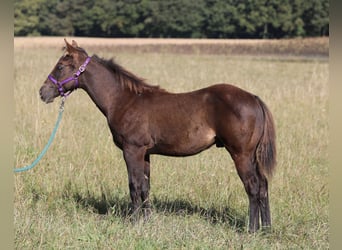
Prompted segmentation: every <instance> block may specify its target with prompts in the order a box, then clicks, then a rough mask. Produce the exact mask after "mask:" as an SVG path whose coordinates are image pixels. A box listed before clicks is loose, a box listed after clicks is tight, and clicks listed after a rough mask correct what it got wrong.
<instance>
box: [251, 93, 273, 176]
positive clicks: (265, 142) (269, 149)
mask: <svg viewBox="0 0 342 250" xmlns="http://www.w3.org/2000/svg"><path fill="white" fill-rule="evenodd" d="M256 98H257V100H258V101H259V104H260V106H261V109H262V111H263V113H264V131H263V134H262V136H261V138H260V141H259V144H258V146H257V149H256V150H257V151H256V152H257V153H256V158H257V162H258V167H259V171H260V172H261V173H263V174H264V175H266V176H268V177H272V174H273V172H274V169H275V166H276V155H277V151H276V142H275V141H276V134H275V127H274V122H273V117H272V114H271V112H270V111H269V109H268V108H267V106H266V105H265V103H264V102H263V101H262V100H261V99H260V98H259V97H256Z"/></svg>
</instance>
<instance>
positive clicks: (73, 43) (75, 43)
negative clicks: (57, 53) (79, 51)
mask: <svg viewBox="0 0 342 250" xmlns="http://www.w3.org/2000/svg"><path fill="white" fill-rule="evenodd" d="M71 44H72V46H74V47H75V48H77V47H78V44H77V42H76V41H75V40H72V43H71Z"/></svg>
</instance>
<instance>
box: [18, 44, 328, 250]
mask: <svg viewBox="0 0 342 250" xmlns="http://www.w3.org/2000/svg"><path fill="white" fill-rule="evenodd" d="M20 39H21V38H20ZM20 39H19V40H20ZM19 40H17V38H16V39H15V50H14V56H15V76H14V79H15V86H14V87H15V89H14V91H15V102H16V117H15V124H16V126H15V138H14V143H15V163H16V164H15V165H16V167H21V166H23V165H25V164H27V163H30V162H32V160H33V159H34V158H35V156H36V155H37V154H38V153H39V151H40V149H42V147H43V146H44V145H45V143H46V141H47V139H48V137H49V135H50V133H51V129H52V127H53V125H54V122H55V119H56V117H57V112H58V111H57V109H58V102H55V103H53V104H50V105H45V104H43V103H42V102H41V101H40V99H39V96H38V89H39V87H40V85H41V84H42V83H43V81H44V80H45V78H46V76H47V75H48V73H49V72H50V70H51V69H52V67H53V66H54V64H55V63H56V61H57V59H58V58H59V57H60V56H61V53H62V52H61V50H60V47H61V46H62V45H63V40H62V39H60V40H59V43H58V46H56V47H54V48H53V47H51V46H49V47H40V46H38V44H39V40H37V41H36V42H35V43H36V44H37V47H35V46H33V47H22V46H21V45H18V41H19ZM77 40H78V41H79V43H80V45H81V46H83V47H84V48H85V49H87V50H88V51H89V52H91V53H97V54H98V55H99V56H103V57H105V58H110V57H116V60H117V61H118V62H119V63H121V64H122V65H123V66H125V67H127V68H128V69H130V70H131V71H132V72H135V73H136V74H137V75H139V76H142V77H144V78H147V79H148V80H149V82H150V83H153V84H159V85H161V86H162V87H163V88H166V89H168V90H170V91H175V92H180V91H188V90H193V89H197V88H200V87H204V86H207V85H209V84H211V83H217V82H230V83H234V84H236V85H238V86H239V87H242V88H244V89H247V90H249V91H251V92H253V93H255V94H257V95H259V96H260V97H261V98H262V99H263V100H264V101H265V102H266V103H267V105H268V106H269V108H270V109H271V111H272V113H273V115H274V118H275V122H276V128H277V138H278V140H277V145H278V152H279V155H278V165H277V170H276V173H275V176H274V178H273V180H272V181H271V185H270V202H271V213H272V219H273V231H272V233H270V234H268V235H263V234H261V233H258V234H255V235H249V234H247V233H246V227H247V224H246V223H247V220H248V213H247V196H246V194H245V192H244V190H243V187H242V183H241V181H240V180H239V178H238V176H237V174H236V171H235V169H234V166H233V164H232V161H231V159H230V157H229V156H228V154H227V153H226V152H225V150H221V149H216V148H212V149H210V150H208V151H205V152H203V153H201V154H199V155H197V156H194V157H187V158H171V157H161V156H153V157H152V159H151V162H152V173H151V178H152V179H151V181H152V189H151V198H152V204H153V209H154V214H153V217H152V219H151V221H150V222H149V223H147V224H143V223H141V224H137V225H132V224H130V223H129V222H128V220H127V218H126V212H127V206H128V204H129V194H128V185H127V173H126V167H125V164H124V161H123V158H122V154H121V152H120V151H119V150H118V149H117V148H116V147H115V146H114V145H113V143H112V139H111V135H110V132H109V129H108V128H107V124H106V121H105V119H104V117H103V116H102V114H101V113H100V112H99V111H98V110H97V108H96V107H95V105H94V104H93V103H92V102H91V100H90V99H89V97H88V96H87V95H86V94H85V93H84V92H83V91H76V92H75V93H73V94H72V95H71V96H70V97H69V99H68V100H67V102H66V110H65V113H64V117H63V120H62V124H61V127H60V129H59V131H58V133H57V136H56V139H55V141H54V143H53V146H52V147H51V149H50V150H49V152H48V154H47V155H46V157H45V158H44V159H43V160H42V162H41V163H40V164H39V165H38V166H37V167H36V168H35V169H33V170H31V171H29V172H26V173H22V174H16V175H15V203H14V207H15V210H14V224H15V247H16V248H17V249H67V248H72V249H328V248H329V242H328V235H329V224H328V221H329V215H328V199H329V192H328V187H327V183H328V181H327V178H328V155H327V154H328V153H327V147H328V119H327V116H328V77H329V72H328V61H327V60H322V59H320V60H317V59H307V60H297V59H294V60H284V58H282V59H281V60H278V58H276V57H273V58H268V57H266V58H265V57H256V56H255V55H254V56H253V57H249V56H227V55H211V54H198V53H195V54H187V55H181V54H172V53H160V54H158V53H142V52H139V53H138V54H136V53H131V51H129V50H128V52H127V51H125V50H120V51H119V52H118V51H117V50H115V48H114V47H110V48H109V47H106V46H104V47H98V46H89V47H88V46H87V45H86V44H85V43H83V42H85V41H86V40H82V39H81V40H79V39H77ZM26 41H29V39H28V40H26ZM43 42H44V39H43V41H42V43H43Z"/></svg>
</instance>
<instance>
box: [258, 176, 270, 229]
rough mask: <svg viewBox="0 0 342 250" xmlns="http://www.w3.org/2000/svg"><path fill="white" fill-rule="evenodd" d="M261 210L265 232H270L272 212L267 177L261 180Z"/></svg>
mask: <svg viewBox="0 0 342 250" xmlns="http://www.w3.org/2000/svg"><path fill="white" fill-rule="evenodd" d="M259 208H260V212H261V224H262V227H263V229H264V230H269V229H270V228H271V212H270V204H269V198H268V183H267V179H266V177H265V176H262V177H261V178H260V189H259Z"/></svg>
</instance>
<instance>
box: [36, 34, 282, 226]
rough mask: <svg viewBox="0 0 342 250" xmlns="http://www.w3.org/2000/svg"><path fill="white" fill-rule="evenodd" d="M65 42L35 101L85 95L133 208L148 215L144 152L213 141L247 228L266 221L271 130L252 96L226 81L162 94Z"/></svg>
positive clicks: (184, 151) (185, 151)
mask: <svg viewBox="0 0 342 250" xmlns="http://www.w3.org/2000/svg"><path fill="white" fill-rule="evenodd" d="M65 43H66V52H65V54H64V55H63V56H62V57H61V58H60V59H59V61H58V62H57V64H56V66H55V68H54V69H53V70H52V72H51V74H50V75H49V77H48V79H47V80H46V81H45V82H44V84H43V86H42V87H41V89H40V96H41V99H42V100H43V101H44V102H46V103H49V102H52V101H53V100H54V98H56V97H58V96H67V95H68V94H70V93H71V92H72V91H73V90H75V89H76V88H81V89H83V90H85V91H86V92H87V93H88V95H89V96H90V98H91V99H92V100H93V101H94V102H95V104H96V105H97V107H98V108H99V109H100V110H101V112H102V113H103V114H104V115H105V116H106V118H107V121H108V125H109V127H110V130H111V132H112V135H113V140H114V143H115V144H116V145H117V146H118V147H119V148H120V149H121V150H122V151H123V157H124V159H125V162H126V165H127V171H128V176H129V190H130V197H131V200H132V207H133V211H138V210H139V209H140V208H143V210H144V212H145V216H149V214H150V202H149V189H150V155H151V154H160V155H167V156H190V155H194V154H197V153H199V152H201V151H203V150H205V149H207V148H209V147H211V146H212V145H214V144H216V146H217V147H225V148H226V150H227V151H228V152H229V153H230V155H231V157H232V159H233V160H234V163H235V166H236V169H237V172H238V174H239V176H240V178H241V180H242V182H243V184H244V187H245V190H246V192H247V194H248V198H249V231H250V232H255V231H256V230H258V229H259V212H260V214H261V222H262V226H263V227H266V228H269V227H270V226H271V216H270V207H269V198H268V182H267V177H270V176H271V175H272V171H273V170H274V168H275V164H276V159H275V158H276V147H275V129H274V124H273V120H272V115H271V113H270V111H269V110H268V108H267V107H266V105H265V104H264V103H263V102H262V101H261V100H260V99H259V98H258V97H257V96H255V95H252V94H250V93H248V92H246V91H244V90H241V89H239V88H237V87H234V86H232V85H229V84H218V85H213V86H210V87H207V88H204V89H200V90H197V91H193V92H189V93H181V94H174V93H169V92H167V91H165V90H163V89H160V88H159V87H157V86H151V85H149V84H147V83H146V82H145V81H144V80H143V79H141V78H139V77H137V76H135V75H133V74H132V73H131V72H129V71H127V70H126V69H124V68H123V67H121V66H120V65H118V64H116V63H115V62H113V61H112V60H103V59H100V58H98V57H97V56H96V55H94V56H92V57H89V56H88V55H87V53H86V51H85V50H84V49H82V48H80V47H78V45H77V43H76V42H75V41H73V42H72V44H69V43H68V42H67V41H66V40H65ZM77 69H78V70H77ZM75 71H76V72H75Z"/></svg>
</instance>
